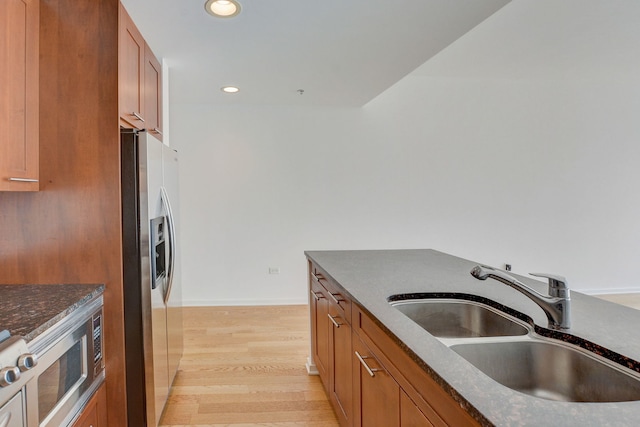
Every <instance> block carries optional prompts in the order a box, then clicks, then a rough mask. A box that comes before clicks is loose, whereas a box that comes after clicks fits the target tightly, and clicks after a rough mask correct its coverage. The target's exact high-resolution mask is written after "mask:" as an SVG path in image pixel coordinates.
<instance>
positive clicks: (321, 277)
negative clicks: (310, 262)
mask: <svg viewBox="0 0 640 427" xmlns="http://www.w3.org/2000/svg"><path fill="white" fill-rule="evenodd" d="M313 277H315V278H316V280H318V281H320V280H325V279H324V276H323V275H322V274H320V273H313Z"/></svg>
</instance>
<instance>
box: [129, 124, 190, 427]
mask: <svg viewBox="0 0 640 427" xmlns="http://www.w3.org/2000/svg"><path fill="white" fill-rule="evenodd" d="M120 142H121V166H122V168H121V178H122V230H123V231H122V240H123V266H124V271H123V273H124V275H123V282H124V289H123V295H124V321H125V355H126V386H127V418H128V424H129V427H143V426H146V427H150V426H151V427H157V426H158V424H159V422H160V417H161V415H162V411H163V409H164V407H165V404H166V401H167V397H168V394H169V389H170V387H171V384H172V383H173V380H174V378H175V375H176V372H177V369H178V365H179V363H180V358H181V357H182V349H183V338H182V307H181V305H182V304H181V300H182V295H181V293H182V292H181V284H180V246H179V243H180V242H179V239H177V235H178V231H179V229H178V227H179V221H178V217H177V215H178V208H177V201H178V197H177V196H178V155H177V152H176V151H175V150H172V149H171V148H169V147H168V146H166V145H164V144H163V143H162V142H160V141H159V140H157V139H156V138H155V137H153V135H150V134H147V133H146V132H144V131H135V130H130V129H123V130H121V138H120Z"/></svg>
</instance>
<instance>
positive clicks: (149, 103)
mask: <svg viewBox="0 0 640 427" xmlns="http://www.w3.org/2000/svg"><path fill="white" fill-rule="evenodd" d="M144 116H145V124H146V126H145V127H146V128H147V131H148V132H151V133H153V134H154V135H155V137H156V138H158V139H159V140H160V141H162V66H161V65H160V61H158V59H157V58H156V56H155V55H154V54H153V52H152V51H151V48H149V46H148V45H146V44H145V53H144Z"/></svg>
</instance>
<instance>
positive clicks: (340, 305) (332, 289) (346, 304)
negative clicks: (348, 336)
mask: <svg viewBox="0 0 640 427" xmlns="http://www.w3.org/2000/svg"><path fill="white" fill-rule="evenodd" d="M310 271H311V283H312V284H313V283H318V284H320V285H321V286H322V287H323V288H324V289H325V290H326V297H327V299H328V300H329V302H330V303H331V304H332V305H333V306H335V308H336V309H337V314H338V315H340V316H341V317H342V318H343V319H344V320H345V321H346V322H347V323H349V324H350V323H351V299H350V298H349V297H348V296H347V294H346V293H345V291H344V290H343V289H342V287H341V286H339V285H338V284H337V283H336V282H334V281H333V279H331V278H330V277H329V275H328V274H327V273H326V272H325V271H324V270H322V269H321V268H320V267H318V266H317V265H315V264H313V263H312V264H311V268H310Z"/></svg>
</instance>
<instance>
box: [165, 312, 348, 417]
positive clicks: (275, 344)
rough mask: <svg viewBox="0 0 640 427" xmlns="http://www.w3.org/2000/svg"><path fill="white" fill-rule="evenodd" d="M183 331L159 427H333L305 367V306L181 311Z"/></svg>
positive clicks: (317, 385)
mask: <svg viewBox="0 0 640 427" xmlns="http://www.w3.org/2000/svg"><path fill="white" fill-rule="evenodd" d="M184 328H185V337H184V339H185V349H184V356H183V358H182V362H181V363H180V369H179V371H178V374H177V376H176V379H175V381H174V385H173V388H172V392H171V395H170V396H169V401H168V403H167V407H166V409H165V413H164V416H163V417H162V420H161V423H160V424H161V426H162V427H169V426H171V427H177V426H203V427H204V426H216V427H218V426H235V427H238V426H256V425H257V426H273V427H276V426H279V427H294V426H309V427H338V422H337V420H336V418H335V415H334V413H333V410H332V409H331V406H330V404H329V402H328V400H327V397H326V395H325V393H324V390H323V388H322V384H321V382H320V378H319V377H317V376H309V375H308V374H307V371H306V369H305V361H306V358H307V356H308V355H309V311H308V307H307V306H306V305H298V306H268V307H186V308H185V309H184Z"/></svg>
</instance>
